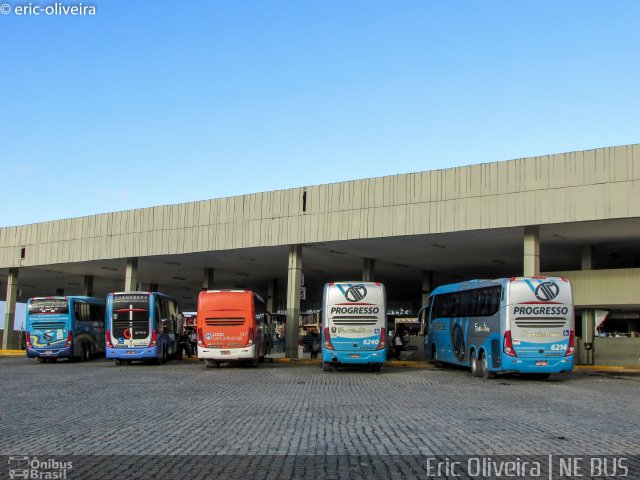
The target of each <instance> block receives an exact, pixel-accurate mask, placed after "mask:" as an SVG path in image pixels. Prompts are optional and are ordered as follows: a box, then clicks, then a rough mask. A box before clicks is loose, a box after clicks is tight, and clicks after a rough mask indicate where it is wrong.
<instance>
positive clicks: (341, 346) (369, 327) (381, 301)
mask: <svg viewBox="0 0 640 480" xmlns="http://www.w3.org/2000/svg"><path fill="white" fill-rule="evenodd" d="M386 307H387V305H386V296H385V291H384V285H382V284H381V283H374V282H332V283H327V284H326V285H325V287H324V298H323V302H322V367H323V370H324V371H331V370H332V369H333V367H334V366H339V365H342V364H351V365H365V366H367V367H370V368H372V369H373V370H374V371H378V372H379V371H380V369H381V367H382V364H383V363H384V362H385V360H386V359H387V358H386V355H387V354H386V352H387V349H386V339H387V334H386V326H387V311H386Z"/></svg>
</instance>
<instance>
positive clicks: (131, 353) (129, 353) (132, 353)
mask: <svg viewBox="0 0 640 480" xmlns="http://www.w3.org/2000/svg"><path fill="white" fill-rule="evenodd" d="M135 354H136V351H135V350H127V355H135Z"/></svg>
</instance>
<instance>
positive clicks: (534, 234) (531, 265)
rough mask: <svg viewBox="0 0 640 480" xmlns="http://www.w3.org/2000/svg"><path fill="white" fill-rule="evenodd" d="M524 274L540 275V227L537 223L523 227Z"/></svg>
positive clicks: (527, 275)
mask: <svg viewBox="0 0 640 480" xmlns="http://www.w3.org/2000/svg"><path fill="white" fill-rule="evenodd" d="M523 271H524V276H525V277H535V276H537V275H540V229H539V227H538V226H537V225H534V226H529V227H524V268H523Z"/></svg>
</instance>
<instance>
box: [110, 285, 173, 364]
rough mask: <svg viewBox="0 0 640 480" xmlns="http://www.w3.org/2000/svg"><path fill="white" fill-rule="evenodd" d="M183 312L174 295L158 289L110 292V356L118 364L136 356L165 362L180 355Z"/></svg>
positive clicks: (129, 360)
mask: <svg viewBox="0 0 640 480" xmlns="http://www.w3.org/2000/svg"><path fill="white" fill-rule="evenodd" d="M181 319H182V315H181V314H180V311H179V309H178V304H177V302H176V301H175V299H173V298H172V297H170V296H168V295H165V294H163V293H159V292H119V293H110V294H109V295H108V296H107V325H106V342H107V358H109V359H114V361H115V364H116V365H122V364H130V363H131V361H133V360H151V361H154V362H156V363H164V362H166V361H167V359H168V358H170V357H175V356H177V355H178V344H179V340H180V334H181V333H182V332H181V331H182V320H181Z"/></svg>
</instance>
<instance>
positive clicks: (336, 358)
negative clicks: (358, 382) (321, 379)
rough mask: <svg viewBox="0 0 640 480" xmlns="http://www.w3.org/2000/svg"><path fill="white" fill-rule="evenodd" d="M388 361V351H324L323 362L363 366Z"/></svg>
mask: <svg viewBox="0 0 640 480" xmlns="http://www.w3.org/2000/svg"><path fill="white" fill-rule="evenodd" d="M386 360H387V352H386V350H369V351H362V350H359V351H348V350H347V351H341V350H329V349H328V348H323V349H322V361H323V362H325V363H344V364H351V365H362V364H366V363H384V362H385V361H386Z"/></svg>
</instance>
